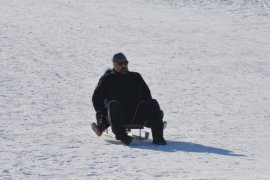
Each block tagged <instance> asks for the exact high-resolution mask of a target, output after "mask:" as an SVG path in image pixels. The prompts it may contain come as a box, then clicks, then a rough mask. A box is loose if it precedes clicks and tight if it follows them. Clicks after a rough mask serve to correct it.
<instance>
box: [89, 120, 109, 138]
mask: <svg viewBox="0 0 270 180" xmlns="http://www.w3.org/2000/svg"><path fill="white" fill-rule="evenodd" d="M91 127H92V129H93V131H94V132H95V133H96V135H97V136H101V135H102V133H103V132H104V131H105V130H106V129H107V127H106V126H99V125H97V124H96V123H92V124H91Z"/></svg>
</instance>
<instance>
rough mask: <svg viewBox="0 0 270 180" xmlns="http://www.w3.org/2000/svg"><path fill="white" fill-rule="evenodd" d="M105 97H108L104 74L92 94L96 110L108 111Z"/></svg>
mask: <svg viewBox="0 0 270 180" xmlns="http://www.w3.org/2000/svg"><path fill="white" fill-rule="evenodd" d="M105 98H106V89H105V81H104V76H102V77H101V78H100V80H99V82H98V85H97V87H96V88H95V90H94V93H93V96H92V102H93V106H94V108H95V111H96V112H106V108H105V105H104V100H105Z"/></svg>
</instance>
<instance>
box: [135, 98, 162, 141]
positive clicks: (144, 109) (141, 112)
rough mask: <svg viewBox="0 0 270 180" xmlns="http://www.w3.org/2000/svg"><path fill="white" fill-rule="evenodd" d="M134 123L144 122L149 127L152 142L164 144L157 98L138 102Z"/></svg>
mask: <svg viewBox="0 0 270 180" xmlns="http://www.w3.org/2000/svg"><path fill="white" fill-rule="evenodd" d="M135 123H139V124H143V123H146V124H147V126H149V127H151V131H152V136H153V143H154V144H158V145H166V141H165V139H164V137H163V121H162V114H161V110H160V107H159V104H158V102H157V100H155V99H150V100H147V101H145V102H143V103H141V104H140V106H139V107H138V111H137V115H136V117H135Z"/></svg>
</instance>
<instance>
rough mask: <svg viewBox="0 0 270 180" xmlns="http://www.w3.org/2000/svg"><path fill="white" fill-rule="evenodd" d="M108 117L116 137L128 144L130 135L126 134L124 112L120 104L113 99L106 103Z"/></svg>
mask: <svg viewBox="0 0 270 180" xmlns="http://www.w3.org/2000/svg"><path fill="white" fill-rule="evenodd" d="M108 117H109V121H110V123H111V126H112V131H113V133H114V134H115V136H116V138H117V139H119V140H121V142H122V143H124V144H126V145H128V144H130V143H131V141H132V137H130V136H128V135H127V132H126V129H125V128H124V123H125V112H124V109H123V106H122V104H121V103H119V102H118V101H115V100H112V101H110V102H109V103H108Z"/></svg>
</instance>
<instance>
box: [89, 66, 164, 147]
mask: <svg viewBox="0 0 270 180" xmlns="http://www.w3.org/2000/svg"><path fill="white" fill-rule="evenodd" d="M92 101H93V105H94V108H95V110H96V112H102V113H103V114H106V115H107V116H108V119H109V122H110V124H111V126H112V131H113V132H114V134H115V135H116V137H117V138H118V139H120V140H124V139H126V138H127V133H126V129H125V128H124V125H125V124H142V125H145V126H147V127H151V131H152V135H153V142H156V141H157V142H160V141H165V140H164V139H163V122H162V115H161V110H160V107H159V104H158V102H157V101H156V100H155V99H152V97H151V93H150V90H149V88H148V86H147V85H146V83H145V82H144V80H143V78H142V76H141V75H140V74H139V73H136V72H127V74H120V73H117V72H116V71H114V70H113V71H112V72H111V73H106V74H105V75H103V76H102V77H101V78H100V80H99V82H98V85H97V87H96V89H95V91H94V94H93V97H92Z"/></svg>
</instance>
